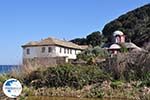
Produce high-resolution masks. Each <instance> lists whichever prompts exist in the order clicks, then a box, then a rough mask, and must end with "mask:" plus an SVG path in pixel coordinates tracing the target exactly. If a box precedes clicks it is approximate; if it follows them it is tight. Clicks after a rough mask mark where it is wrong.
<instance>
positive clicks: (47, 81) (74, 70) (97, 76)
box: [25, 65, 110, 89]
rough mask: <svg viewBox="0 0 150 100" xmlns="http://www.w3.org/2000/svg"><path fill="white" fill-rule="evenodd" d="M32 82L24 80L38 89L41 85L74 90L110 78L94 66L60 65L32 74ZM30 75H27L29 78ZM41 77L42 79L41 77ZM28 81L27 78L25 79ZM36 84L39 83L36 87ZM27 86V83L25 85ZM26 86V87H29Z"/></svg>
mask: <svg viewBox="0 0 150 100" xmlns="http://www.w3.org/2000/svg"><path fill="white" fill-rule="evenodd" d="M34 75H35V76H34V77H32V80H31V79H30V80H25V82H28V83H29V84H31V83H32V82H33V80H39V81H34V84H32V86H34V87H36V88H39V87H41V85H43V86H46V87H56V88H57V87H65V86H69V87H72V88H76V89H79V88H80V89H81V88H83V86H85V85H88V84H93V83H97V82H102V81H104V80H106V79H109V78H110V76H109V75H108V74H105V73H104V72H103V71H102V70H100V69H99V68H98V67H96V66H73V65H62V66H58V67H49V68H47V69H46V70H45V71H41V72H40V75H39V74H34ZM31 76H32V74H30V75H29V77H31ZM41 76H42V77H41ZM27 79H28V78H27ZM36 82H40V85H37V83H36ZM26 84H27V83H26ZM29 84H27V85H29Z"/></svg>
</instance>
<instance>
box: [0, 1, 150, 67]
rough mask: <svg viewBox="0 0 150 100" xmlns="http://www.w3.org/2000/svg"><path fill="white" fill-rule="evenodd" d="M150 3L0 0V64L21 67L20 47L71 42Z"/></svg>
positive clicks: (99, 29)
mask: <svg viewBox="0 0 150 100" xmlns="http://www.w3.org/2000/svg"><path fill="white" fill-rule="evenodd" d="M147 3H150V0H0V35H1V39H0V46H1V47H0V64H1V65H2V64H21V61H22V48H21V45H22V44H25V43H27V42H29V41H32V40H33V41H34V40H40V39H42V38H46V37H49V36H51V37H56V38H59V39H66V40H70V39H73V38H76V37H85V36H86V35H87V34H90V33H91V32H93V31H101V30H102V29H103V27H104V25H105V24H106V23H108V22H109V21H111V20H113V19H115V18H117V17H119V16H120V15H122V14H124V13H126V12H128V11H130V10H133V9H135V8H137V7H140V6H143V5H144V4H147Z"/></svg>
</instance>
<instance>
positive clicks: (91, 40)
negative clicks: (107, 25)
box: [86, 31, 102, 47]
mask: <svg viewBox="0 0 150 100" xmlns="http://www.w3.org/2000/svg"><path fill="white" fill-rule="evenodd" d="M86 40H87V44H88V45H92V46H93V47H95V46H98V45H101V43H102V35H101V33H100V32H99V31H96V32H93V33H91V34H90V35H88V36H87V37H86Z"/></svg>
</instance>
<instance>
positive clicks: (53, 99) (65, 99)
mask: <svg viewBox="0 0 150 100" xmlns="http://www.w3.org/2000/svg"><path fill="white" fill-rule="evenodd" d="M27 100H125V99H99V98H71V97H45V96H43V97H29V98H28V99H27Z"/></svg>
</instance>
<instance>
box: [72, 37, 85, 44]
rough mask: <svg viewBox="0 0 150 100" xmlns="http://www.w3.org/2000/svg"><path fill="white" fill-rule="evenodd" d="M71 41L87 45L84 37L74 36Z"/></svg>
mask: <svg viewBox="0 0 150 100" xmlns="http://www.w3.org/2000/svg"><path fill="white" fill-rule="evenodd" d="M71 42H73V43H76V44H78V45H87V40H86V39H85V38H76V39H73V40H71Z"/></svg>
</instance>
